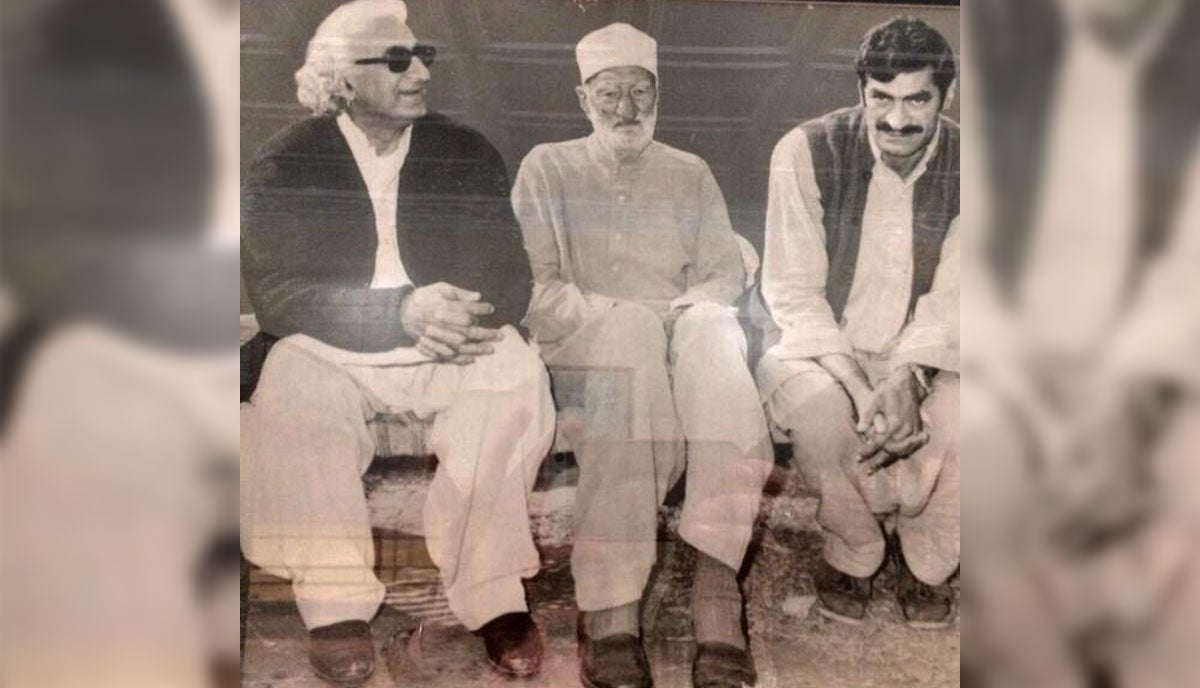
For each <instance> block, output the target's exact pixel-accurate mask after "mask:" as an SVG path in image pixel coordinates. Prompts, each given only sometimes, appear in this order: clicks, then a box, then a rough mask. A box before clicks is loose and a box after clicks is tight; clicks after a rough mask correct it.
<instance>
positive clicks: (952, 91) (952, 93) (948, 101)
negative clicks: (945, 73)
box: [942, 77, 958, 112]
mask: <svg viewBox="0 0 1200 688" xmlns="http://www.w3.org/2000/svg"><path fill="white" fill-rule="evenodd" d="M957 96H958V77H954V81H951V82H950V85H949V86H947V87H946V97H945V98H942V112H945V111H946V110H947V108H949V107H950V106H951V105H953V104H954V99H955V98H956V97H957Z"/></svg>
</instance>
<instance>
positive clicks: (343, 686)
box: [313, 667, 375, 688]
mask: <svg viewBox="0 0 1200 688" xmlns="http://www.w3.org/2000/svg"><path fill="white" fill-rule="evenodd" d="M313 674H315V675H316V677H317V678H319V679H321V680H322V681H324V682H326V683H328V684H331V685H334V686H338V688H358V687H359V686H361V685H363V684H364V683H366V682H367V681H370V680H371V677H372V676H374V675H375V669H374V667H372V668H371V672H370V673H369V674H367V675H366V676H363V677H362V678H361V679H356V680H354V681H350V682H347V681H339V680H337V679H335V678H331V677H329V676H327V675H325V674H323V673H321V672H319V671H317V670H316V668H313Z"/></svg>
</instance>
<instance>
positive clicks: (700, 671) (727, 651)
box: [692, 643, 758, 688]
mask: <svg viewBox="0 0 1200 688" xmlns="http://www.w3.org/2000/svg"><path fill="white" fill-rule="evenodd" d="M757 681H758V672H756V671H755V670H754V658H753V657H752V656H751V655H750V653H749V652H748V651H746V650H742V649H740V648H736V647H734V646H732V645H726V644H725V643H700V644H699V645H697V646H696V659H695V660H693V661H692V686H693V688H742V686H753V685H754V684H755V682H757Z"/></svg>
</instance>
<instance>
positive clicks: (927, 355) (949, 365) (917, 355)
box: [890, 346, 960, 373]
mask: <svg viewBox="0 0 1200 688" xmlns="http://www.w3.org/2000/svg"><path fill="white" fill-rule="evenodd" d="M890 364H891V368H893V369H895V368H899V367H901V366H906V365H919V366H925V367H926V368H937V369H938V370H945V371H948V372H951V373H958V372H960V363H959V355H958V351H956V350H954V349H948V348H945V347H933V346H929V347H920V348H913V349H901V350H898V351H896V353H894V354H893V355H892V357H891V360H890Z"/></svg>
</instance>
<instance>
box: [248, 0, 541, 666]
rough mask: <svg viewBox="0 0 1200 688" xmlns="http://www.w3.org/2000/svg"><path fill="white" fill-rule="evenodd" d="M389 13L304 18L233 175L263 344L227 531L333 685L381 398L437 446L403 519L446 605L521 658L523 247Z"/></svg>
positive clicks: (525, 461)
mask: <svg viewBox="0 0 1200 688" xmlns="http://www.w3.org/2000/svg"><path fill="white" fill-rule="evenodd" d="M406 18H407V8H406V6H405V4H404V3H403V2H400V0H354V2H350V3H347V4H345V5H342V6H340V7H338V8H337V9H336V10H334V11H333V12H332V13H331V14H330V15H329V16H328V17H327V18H326V19H325V20H324V21H323V22H322V23H321V25H320V27H318V29H317V31H316V35H315V36H314V37H313V39H312V41H311V42H310V43H309V47H308V54H307V57H306V60H305V64H304V66H303V67H302V68H301V69H300V71H299V72H297V74H296V81H297V85H298V96H299V99H300V101H301V102H302V103H303V104H304V105H306V106H308V108H309V109H310V110H312V112H313V115H314V116H312V117H309V118H308V119H305V120H303V121H301V122H297V123H296V124H294V125H292V126H289V127H288V128H287V129H285V130H284V131H282V132H280V133H279V134H278V135H276V136H275V137H274V138H273V139H272V140H271V141H270V142H268V143H267V144H266V145H265V146H264V147H263V149H262V151H261V152H260V153H259V155H258V157H257V159H256V160H255V162H254V163H253V164H252V165H251V167H250V169H249V171H248V174H247V175H246V177H245V178H244V183H243V203H242V216H243V227H242V271H243V276H244V279H245V284H246V288H247V292H248V294H249V297H250V301H251V303H252V304H253V306H254V310H255V313H256V315H257V316H258V319H259V322H260V323H261V325H262V329H263V335H264V337H266V341H268V342H273V346H271V348H270V353H269V354H268V355H267V357H266V362H265V364H264V365H263V367H262V373H261V378H260V379H259V381H258V386H257V390H256V391H255V392H254V396H253V397H252V399H251V401H252V408H251V411H250V414H251V418H252V423H249V424H248V425H247V427H245V428H244V430H245V432H244V433H243V436H242V531H241V534H242V549H243V552H244V553H245V555H246V558H247V559H249V560H250V561H252V562H254V563H255V564H257V565H259V566H261V567H263V568H264V569H265V570H267V571H269V572H271V573H273V574H275V575H279V576H282V577H285V578H288V579H291V581H292V587H293V590H294V592H295V596H296V602H297V605H298V606H299V609H300V614H301V616H302V617H303V619H304V623H305V625H306V626H307V627H308V629H309V633H310V637H311V639H312V644H311V649H310V661H311V663H312V666H313V669H314V670H315V671H316V673H317V674H318V675H320V676H321V677H323V678H325V679H327V680H330V681H332V682H334V683H338V684H341V685H357V684H360V683H362V682H364V681H366V680H367V678H368V677H369V676H370V675H371V672H372V670H373V668H374V656H375V654H374V648H373V646H372V643H371V631H370V627H369V625H368V622H369V621H370V620H371V618H372V617H373V616H374V615H375V612H376V611H377V610H378V608H379V605H380V603H381V602H382V600H383V597H384V584H383V583H382V582H381V581H380V580H379V579H378V578H377V577H376V576H375V574H374V573H373V571H372V565H373V563H374V551H373V546H372V540H371V527H370V522H369V519H368V510H367V501H366V497H365V496H364V493H363V485H362V480H361V477H362V474H363V472H365V471H366V469H367V467H368V465H369V464H370V463H371V460H372V457H373V456H375V455H376V454H388V453H398V452H399V451H400V449H399V448H397V447H395V445H393V443H392V442H390V441H389V439H388V435H389V432H388V431H389V430H390V429H391V428H390V426H389V424H388V423H387V422H380V421H386V419H389V418H390V419H394V418H397V417H400V418H406V419H407V420H408V422H409V423H410V424H420V425H421V427H424V428H425V429H426V430H427V431H428V432H427V441H426V442H424V443H423V444H424V445H425V446H424V447H416V448H409V449H408V451H413V450H414V449H415V450H417V451H420V450H422V449H424V448H429V449H431V450H432V451H433V453H435V454H436V455H437V457H438V470H437V474H436V475H435V476H434V479H433V484H432V485H431V487H430V493H429V496H428V499H427V502H426V505H425V513H424V517H425V518H424V530H425V537H426V543H427V545H428V548H429V554H430V557H431V558H432V559H433V561H434V563H435V564H437V567H438V569H439V572H440V574H441V578H442V583H443V586H444V588H445V592H446V597H447V598H448V600H449V605H450V609H451V610H452V611H453V612H454V614H455V615H456V616H457V617H458V619H459V620H460V621H461V622H462V623H463V625H465V626H466V627H467V628H469V629H471V630H477V631H478V632H479V634H480V635H481V636H482V637H483V640H484V644H485V646H486V649H487V655H488V658H489V659H490V660H491V662H492V664H493V665H494V666H495V667H496V668H497V669H498V670H500V671H501V672H502V673H505V674H508V675H514V676H527V675H530V674H533V673H535V672H536V671H537V670H538V668H539V666H540V663H541V658H542V643H541V639H540V635H539V633H538V630H537V628H536V627H535V626H534V624H533V621H532V619H531V617H530V615H529V613H528V607H527V606H526V601H525V593H524V588H523V586H522V578H524V577H528V576H531V575H533V574H535V573H537V571H538V567H539V558H538V553H537V550H536V549H535V547H534V544H533V538H532V535H531V532H530V527H529V515H528V509H527V503H528V502H527V498H528V495H529V491H530V489H532V486H533V480H534V478H535V477H536V475H537V469H538V466H539V465H540V464H541V462H542V460H543V459H544V458H545V456H546V453H547V452H548V450H549V448H550V443H551V441H552V439H553V434H554V407H553V404H552V402H551V399H550V389H549V379H548V376H547V374H546V370H545V366H544V364H543V363H542V361H541V360H540V359H539V358H538V356H537V354H536V352H535V351H534V350H533V348H532V347H530V346H529V345H528V344H526V342H525V341H524V340H523V339H522V336H521V334H520V333H519V332H518V331H517V329H516V326H517V325H518V324H519V321H520V319H521V317H522V316H523V315H524V313H525V309H526V305H527V303H528V299H529V295H530V288H531V279H530V272H529V266H528V262H527V260H526V257H525V253H524V251H523V249H522V246H521V238H520V233H519V230H518V228H517V223H516V219H515V218H514V217H513V214H512V208H511V206H510V205H509V197H508V194H509V188H508V180H507V173H506V171H505V167H504V162H503V160H502V159H501V157H500V155H499V154H498V153H497V152H496V150H495V148H493V147H492V146H491V144H490V143H488V141H487V140H486V139H484V138H483V137H482V136H480V135H479V134H478V133H476V132H474V131H471V130H470V129H467V128H465V127H462V126H459V125H456V124H454V123H452V122H450V121H449V120H447V119H446V118H444V117H440V116H438V115H435V114H430V113H429V112H428V106H427V104H426V100H425V99H426V93H427V86H428V83H429V80H430V77H431V73H430V70H429V66H430V64H431V63H432V61H433V57H434V52H435V51H434V49H433V47H432V46H429V45H425V44H422V43H420V42H419V41H418V40H417V37H416V36H415V35H414V34H413V32H412V30H411V29H410V28H409V27H408V26H407V24H406ZM276 340H277V341H276ZM416 444H421V443H416Z"/></svg>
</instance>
